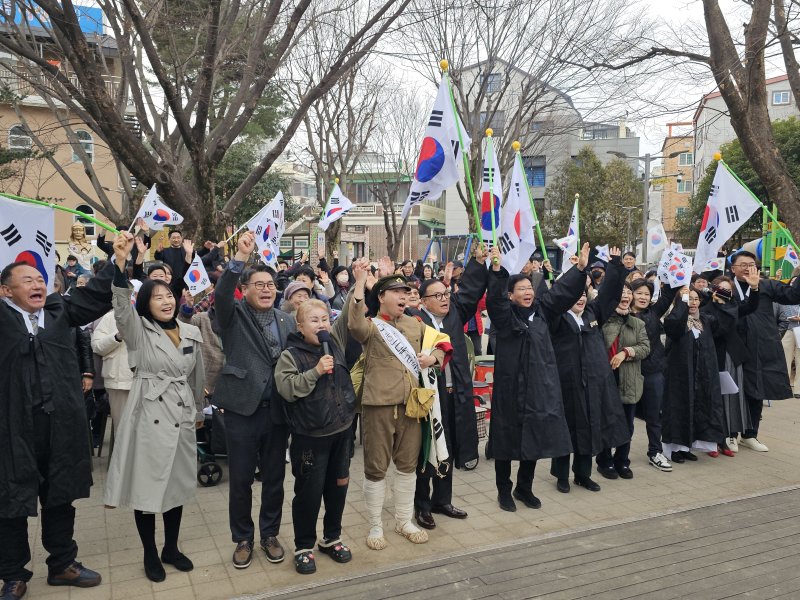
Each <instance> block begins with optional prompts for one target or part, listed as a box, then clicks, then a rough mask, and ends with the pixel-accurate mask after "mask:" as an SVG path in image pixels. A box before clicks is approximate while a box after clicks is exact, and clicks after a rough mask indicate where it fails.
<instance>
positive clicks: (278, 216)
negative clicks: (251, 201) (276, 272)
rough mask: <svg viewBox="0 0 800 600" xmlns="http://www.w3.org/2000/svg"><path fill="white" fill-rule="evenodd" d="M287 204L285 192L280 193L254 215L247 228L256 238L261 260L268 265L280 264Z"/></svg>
mask: <svg viewBox="0 0 800 600" xmlns="http://www.w3.org/2000/svg"><path fill="white" fill-rule="evenodd" d="M284 213H285V202H284V198H283V192H278V193H277V194H275V197H274V198H273V199H272V200H271V201H270V203H269V204H267V205H265V206H264V207H263V208H262V209H261V210H260V211H258V212H257V213H256V214H255V215H253V216H252V217H251V218H250V220H249V221H248V222H247V224H246V227H247V229H249V230H250V231H252V232H253V235H254V236H255V238H256V248H258V255H259V256H260V257H261V260H263V261H264V263H265V264H267V265H270V266H271V265H274V264H276V263H277V262H278V254H279V253H280V241H281V236H282V235H283V231H284V230H285V229H286V222H285V221H284Z"/></svg>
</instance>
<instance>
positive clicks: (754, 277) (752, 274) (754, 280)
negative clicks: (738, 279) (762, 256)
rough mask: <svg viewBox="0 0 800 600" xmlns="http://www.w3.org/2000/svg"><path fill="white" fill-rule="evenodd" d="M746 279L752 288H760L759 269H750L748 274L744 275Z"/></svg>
mask: <svg viewBox="0 0 800 600" xmlns="http://www.w3.org/2000/svg"><path fill="white" fill-rule="evenodd" d="M744 280H745V281H746V282H747V283H748V285H749V286H750V287H751V288H752V289H754V290H755V289H758V284H759V282H760V281H761V275H759V273H758V269H749V270H748V273H747V275H745V276H744Z"/></svg>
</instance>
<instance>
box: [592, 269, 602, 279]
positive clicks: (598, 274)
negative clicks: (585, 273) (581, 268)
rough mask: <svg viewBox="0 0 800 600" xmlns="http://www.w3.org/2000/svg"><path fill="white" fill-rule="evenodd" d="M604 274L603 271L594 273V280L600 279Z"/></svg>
mask: <svg viewBox="0 0 800 600" xmlns="http://www.w3.org/2000/svg"><path fill="white" fill-rule="evenodd" d="M604 274H605V273H603V272H602V271H592V279H600V278H601V277H602V276H603V275H604Z"/></svg>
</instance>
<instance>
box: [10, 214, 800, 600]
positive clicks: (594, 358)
mask: <svg viewBox="0 0 800 600" xmlns="http://www.w3.org/2000/svg"><path fill="white" fill-rule="evenodd" d="M139 225H140V230H139V233H138V234H137V235H135V236H134V235H132V234H131V233H128V232H120V233H119V234H118V235H117V236H116V238H115V240H114V241H113V243H112V242H107V241H106V240H105V239H104V238H101V239H98V241H97V244H96V246H97V248H99V249H100V250H101V251H103V252H106V253H107V254H108V257H107V259H106V260H99V261H96V262H94V263H89V264H84V263H86V260H85V258H86V257H85V254H86V253H85V252H84V253H81V254H80V255H76V254H70V255H69V256H68V258H67V260H66V262H65V265H64V266H63V267H60V268H59V269H58V270H57V272H56V274H55V278H54V282H53V285H54V288H55V290H56V291H55V292H54V293H53V294H50V295H48V293H47V288H48V285H47V283H48V282H47V281H46V279H45V276H44V275H43V274H42V273H41V272H40V271H38V270H37V269H36V268H34V267H31V266H29V265H27V264H25V263H12V264H9V265H6V266H5V267H4V268H3V270H2V274H1V275H0V296H2V299H3V302H0V358H1V359H2V360H3V364H4V365H6V368H5V369H4V370H3V372H2V373H0V398H2V399H3V401H2V402H0V407H2V408H1V409H0V410H1V411H2V412H1V414H0V423H2V427H3V434H2V435H0V451H1V452H0V464H2V465H3V469H2V471H0V540H3V543H2V544H0V578H2V579H3V581H4V584H3V587H2V594H0V599H1V600H12V599H18V598H21V597H22V596H23V595H25V593H26V590H27V582H28V581H29V580H30V578H31V576H32V573H31V571H30V570H28V569H27V568H26V565H27V563H28V562H30V559H31V552H30V547H29V544H28V533H27V520H28V518H29V517H34V516H36V515H37V514H40V515H41V534H42V543H43V545H44V548H45V550H46V551H47V553H48V558H47V567H48V577H47V582H48V584H50V585H55V586H77V587H91V586H95V585H98V584H99V583H100V581H101V576H100V574H99V573H97V572H95V571H93V570H91V569H90V568H88V567H85V566H83V565H82V564H81V563H80V562H78V560H77V555H78V547H77V544H76V543H75V541H74V532H73V529H74V520H75V509H74V507H73V502H74V501H75V500H77V499H79V498H85V497H88V496H89V490H90V486H91V485H92V477H91V462H90V461H91V447H90V446H91V444H92V441H93V436H92V434H91V433H90V428H92V429H97V421H94V422H93V421H92V420H91V419H92V417H93V416H94V413H95V412H97V413H99V414H100V417H103V416H104V414H105V413H106V412H108V413H109V414H110V416H111V420H112V423H113V427H114V431H115V436H114V447H113V454H111V458H110V464H109V470H108V475H107V477H106V481H105V490H104V502H105V504H106V506H107V507H109V508H118V509H127V510H131V511H132V512H133V515H132V520H133V521H134V522H135V525H136V529H137V531H138V534H139V537H140V539H141V543H142V552H143V566H144V573H145V575H146V577H147V578H148V579H150V580H151V581H154V582H160V581H163V580H164V579H165V578H166V575H167V572H166V570H165V565H169V566H171V567H174V568H175V569H177V570H179V571H190V570H192V568H193V564H192V561H191V559H190V558H189V557H187V556H186V555H184V554H183V552H182V551H181V546H180V528H181V518H182V512H183V507H184V505H186V504H187V503H191V502H193V501H194V498H195V493H196V485H197V484H196V473H197V436H198V431H202V429H203V428H205V427H207V426H208V422H209V420H210V419H209V417H208V413H212V414H214V415H215V416H218V417H220V418H223V417H224V434H223V435H224V442H225V446H226V452H227V460H228V467H229V483H228V485H229V495H228V496H229V525H230V532H231V543H232V545H231V549H232V563H233V566H234V567H235V568H237V569H245V568H247V567H248V566H249V565H250V563H251V560H252V555H253V552H254V545H255V542H256V540H257V539H258V541H259V543H260V547H261V549H262V551H263V552H264V553H265V556H266V559H267V560H268V561H269V562H273V563H278V562H281V561H283V560H284V558H285V553H286V552H285V549H284V548H283V546H282V544H281V542H280V540H279V535H280V526H281V521H282V506H283V496H284V478H285V472H286V463H287V462H288V463H290V465H291V466H290V468H291V474H292V476H293V478H294V496H293V499H292V503H291V506H292V522H293V528H294V543H293V549H292V551H291V554H292V558H293V561H294V566H295V569H296V570H297V572H298V573H301V574H309V573H313V572H315V570H316V557H315V546H316V549H317V551H318V552H320V553H322V554H326V555H328V557H330V559H332V560H333V561H335V562H337V563H346V562H348V561H350V560H351V559H352V556H353V552H352V550H351V548H350V545H349V543H348V542H347V541H346V539H345V535H344V532H343V530H342V515H343V511H344V508H345V505H346V502H347V497H348V491H349V483H350V463H351V458H352V456H353V452H354V444H355V438H356V434H357V430H358V429H359V428H360V432H361V434H362V436H363V454H364V460H363V464H364V473H363V480H364V485H363V497H364V502H365V506H366V512H367V516H368V521H369V527H370V529H369V532H368V534H367V537H366V539H365V543H366V546H367V548H369V549H371V550H375V551H377V550H382V549H385V548H387V546H389V545H390V543H389V540H388V539H387V537H386V535H385V529H384V526H385V524H386V523H385V522H384V518H383V508H384V504H385V500H386V487H387V483H386V482H387V475H388V476H389V479H391V482H392V485H393V489H392V492H393V493H392V497H393V502H394V531H395V532H396V533H397V534H398V535H399V536H400V537H402V538H405V539H406V540H407V541H408V542H410V543H414V544H422V543H425V542H426V541H427V540H428V535H429V534H428V531H430V530H433V529H435V528H436V520H435V519H436V518H439V516H440V515H441V516H444V517H448V518H453V519H465V518H467V517H468V515H467V512H466V511H465V510H464V509H463V508H461V507H458V506H456V505H455V504H454V498H453V478H454V477H456V476H457V474H456V473H457V471H458V470H459V469H466V468H469V467H470V466H472V465H474V464H475V463H476V461H477V460H478V427H477V422H476V411H475V401H474V399H475V395H474V390H473V366H472V360H473V359H474V357H475V356H476V355H481V354H482V348H483V342H484V339H488V345H487V350H488V352H487V353H488V354H492V355H493V356H494V380H493V392H492V396H491V401H490V405H489V406H488V408H489V409H490V414H491V420H490V428H489V439H488V442H487V446H486V456H487V457H488V458H489V459H492V460H493V464H494V469H495V477H496V486H497V501H498V506H499V508H500V509H502V510H505V511H516V510H517V502H520V503H522V504H523V505H524V506H526V507H528V508H532V509H539V508H541V506H542V503H541V500H540V499H539V498H537V496H536V495H535V494H534V475H535V470H536V465H537V461H539V460H540V459H550V473H551V474H552V475H553V477H554V478H555V482H556V489H557V490H558V491H559V492H561V493H564V494H567V493H571V491H572V490H571V482H572V484H574V485H575V486H578V487H579V488H583V489H585V490H587V491H590V492H600V490H601V487H600V485H599V484H598V483H597V482H596V481H595V480H594V479H593V478H592V475H593V470H596V472H597V473H598V474H599V475H600V476H602V477H603V478H605V479H628V480H629V479H632V478H633V477H634V473H633V470H632V468H631V454H630V451H631V439H632V436H633V433H634V423H635V417H636V416H637V415H638V416H639V417H640V418H641V419H642V420H643V421H644V423H645V428H646V433H647V440H648V443H647V457H648V462H649V464H650V465H651V466H652V467H654V468H655V469H657V470H658V471H661V472H669V471H671V470H672V469H673V463H684V462H686V461H696V460H698V455H702V454H703V453H706V454H707V455H708V456H710V457H714V458H716V457H719V456H720V455H721V454H722V455H725V456H729V457H732V456H735V453H736V452H738V450H739V448H740V447H745V448H748V449H750V450H753V451H758V452H766V451H767V450H768V448H767V447H766V445H764V444H763V443H762V442H761V441H759V439H758V434H759V424H760V422H761V411H762V407H763V402H764V400H778V399H784V398H790V397H792V396H793V395H794V397H795V398H798V397H800V393H797V392H798V390H800V377H797V376H795V378H794V379H795V387H794V391H793V390H792V388H791V386H790V375H791V374H792V372H793V367H792V365H793V363H796V361H797V360H798V356H800V352H798V350H797V349H798V348H800V336H798V337H797V338H796V337H795V332H796V331H800V327H798V326H799V325H800V308H798V305H800V279H798V278H797V277H793V278H792V279H791V281H790V283H789V284H786V283H782V282H781V281H777V280H773V279H767V278H763V277H761V276H760V274H759V270H758V265H757V261H756V257H755V256H753V255H752V254H750V253H749V252H746V251H740V252H738V253H736V254H734V255H733V256H732V257H731V258H730V261H729V266H730V274H726V273H723V272H720V271H717V272H711V273H703V274H701V275H700V276H695V277H693V280H692V284H691V285H690V286H686V287H683V288H672V287H670V286H668V285H664V284H662V283H661V281H660V280H659V278H658V276H657V273H656V272H655V271H647V272H644V273H643V272H641V271H639V270H638V269H637V268H636V264H635V262H636V257H635V256H634V255H632V254H631V253H625V254H624V255H622V253H621V252H620V251H619V249H617V248H611V249H610V260H608V261H607V262H604V261H596V262H594V263H592V264H591V266H590V264H589V244H584V245H583V247H582V248H581V249H580V253H579V255H578V256H574V257H571V258H570V259H569V264H568V265H567V268H566V269H565V270H564V272H563V273H560V274H557V273H555V272H554V270H553V269H552V266H551V265H550V263H549V261H547V260H545V259H544V257H542V256H541V255H539V254H535V255H533V256H531V259H530V260H529V261H528V263H527V264H526V265H525V267H524V268H523V270H522V272H520V273H509V272H508V271H507V270H506V269H505V268H504V267H503V266H501V256H500V254H499V251H498V250H497V249H492V250H491V251H487V250H486V249H485V248H484V247H483V246H481V245H478V246H477V247H476V248H475V250H474V252H473V253H472V256H468V257H464V262H460V261H452V262H449V263H447V264H444V265H437V264H424V263H423V262H422V261H417V262H416V263H414V262H412V261H404V262H402V263H400V264H395V263H393V262H392V261H391V260H389V259H388V258H383V259H381V260H379V261H378V263H377V265H372V264H370V262H369V261H368V260H367V259H366V258H358V259H355V260H353V261H352V262H351V263H350V264H340V263H339V260H338V256H337V255H334V256H333V262H332V264H328V262H327V261H326V258H325V256H324V253H322V252H320V254H319V257H318V259H319V260H318V261H317V263H316V264H315V265H314V266H312V265H311V264H310V262H309V261H308V257H306V256H303V257H301V259H300V260H298V261H296V262H295V263H294V264H292V265H289V264H286V263H285V262H283V261H280V262H279V263H278V264H277V268H275V269H273V268H271V267H269V266H267V265H264V264H262V263H260V262H258V261H257V259H256V258H254V257H256V254H255V250H256V245H255V239H254V237H253V235H252V234H251V233H249V232H248V233H244V234H241V235H240V236H239V238H238V241H237V242H236V247H235V252H233V253H232V256H229V255H227V253H226V245H225V244H224V243H213V242H206V243H205V244H203V246H202V247H200V248H198V249H197V250H195V247H194V245H193V244H192V243H191V241H189V240H186V239H184V238H183V236H182V235H181V232H180V231H178V230H173V231H171V232H170V234H169V236H168V240H169V246H168V247H166V248H158V249H151V248H149V246H150V244H151V240H150V237H149V232H148V231H147V230H146V228H144V227H141V225H142V223H140V224H139ZM73 235H75V236H77V238H79V239H76V240H75V248H76V250H75V251H76V252H78V251H81V252H82V251H83V247H84V246H85V243H84V242H85V239H84V236H81V232H80V231H73ZM148 250H154V252H153V256H154V258H155V260H154V261H152V262H147V261H146V256H147V255H148ZM71 251H72V248H71ZM196 254H197V255H200V256H201V257H202V260H203V262H204V264H205V265H206V268H207V271H208V273H209V276H210V279H211V281H212V282H213V284H214V285H213V288H212V289H211V291H210V292H207V293H205V294H203V296H202V297H199V298H196V297H193V296H192V295H191V294H190V293H189V292H188V291H187V290H186V287H185V283H184V281H183V279H184V277H183V276H184V274H185V272H186V270H187V268H188V266H189V265H190V264H191V262H192V260H193V258H194V257H195V255H196ZM556 274H557V275H558V277H554V275H556ZM487 334H488V335H487ZM484 336H486V338H484ZM90 398H91V400H92V403H93V406H92V409H91V410H89V399H90ZM104 401H105V402H107V406H108V408H107V409H106V408H104V407H103V406H102V403H103V402H104ZM95 433H97V432H96V431H95ZM218 433H219V432H218ZM97 437H98V436H97V435H95V439H94V443H95V444H102V443H103V440H102V439H97ZM514 462H518V463H519V465H518V469H517V473H516V481H515V482H514V481H512V466H513V463H514ZM392 467H393V468H392ZM570 470H571V471H572V478H571V482H570ZM390 471H391V474H390ZM256 479H258V480H260V493H261V504H260V510H259V518H258V523H254V521H253V518H252V516H251V510H252V495H253V486H254V483H255V481H256ZM323 504H324V516H323V527H322V532H321V535H319V533H320V532H319V531H318V530H317V520H318V516H319V512H320V510H321V509H322V507H323ZM158 514H160V515H161V519H157V518H156V515H158ZM434 515H436V517H434ZM157 521H163V529H164V535H163V539H164V545H163V546H162V547H161V549H160V551H159V548H158V546H157V544H156V528H157V526H158V525H157Z"/></svg>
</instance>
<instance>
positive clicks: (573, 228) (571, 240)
mask: <svg viewBox="0 0 800 600" xmlns="http://www.w3.org/2000/svg"><path fill="white" fill-rule="evenodd" d="M579 235H580V234H579V233H578V195H577V194H575V204H573V205H572V216H571V217H570V219H569V229H567V235H565V236H564V237H563V238H559V239H557V240H553V241H554V242H555V243H556V245H557V246H558V247H559V248H561V271H562V272H563V273H566V272H567V271H569V270H570V269H571V268H572V263H571V262H569V257H570V256H576V255H577V254H578V242H579V240H578V236H579Z"/></svg>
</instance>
